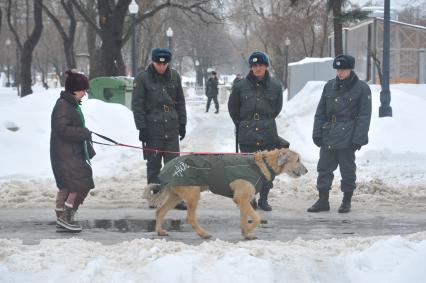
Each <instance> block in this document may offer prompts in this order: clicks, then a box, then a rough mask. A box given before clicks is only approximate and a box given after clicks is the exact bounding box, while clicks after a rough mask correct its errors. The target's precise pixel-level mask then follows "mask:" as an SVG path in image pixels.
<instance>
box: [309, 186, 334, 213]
mask: <svg viewBox="0 0 426 283" xmlns="http://www.w3.org/2000/svg"><path fill="white" fill-rule="evenodd" d="M328 196H329V190H325V191H319V199H318V200H317V201H316V202H315V203H314V204H313V205H312V206H311V207H310V208H308V212H320V211H329V210H330V203H329V202H328Z"/></svg>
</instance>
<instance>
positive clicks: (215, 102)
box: [206, 95, 219, 112]
mask: <svg viewBox="0 0 426 283" xmlns="http://www.w3.org/2000/svg"><path fill="white" fill-rule="evenodd" d="M212 99H213V101H214V106H215V107H216V110H219V101H218V100H217V95H213V96H209V97H208V98H207V105H206V112H208V111H209V109H210V104H211V102H212Z"/></svg>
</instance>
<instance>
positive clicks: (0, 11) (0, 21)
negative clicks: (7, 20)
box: [0, 6, 3, 33]
mask: <svg viewBox="0 0 426 283" xmlns="http://www.w3.org/2000/svg"><path fill="white" fill-rule="evenodd" d="M2 23H3V12H2V7H1V6H0V33H1V27H2Z"/></svg>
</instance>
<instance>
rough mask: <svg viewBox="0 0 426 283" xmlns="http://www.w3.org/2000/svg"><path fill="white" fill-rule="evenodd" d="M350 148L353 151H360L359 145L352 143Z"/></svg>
mask: <svg viewBox="0 0 426 283" xmlns="http://www.w3.org/2000/svg"><path fill="white" fill-rule="evenodd" d="M352 148H353V149H354V150H360V149H361V145H359V144H356V143H353V144H352Z"/></svg>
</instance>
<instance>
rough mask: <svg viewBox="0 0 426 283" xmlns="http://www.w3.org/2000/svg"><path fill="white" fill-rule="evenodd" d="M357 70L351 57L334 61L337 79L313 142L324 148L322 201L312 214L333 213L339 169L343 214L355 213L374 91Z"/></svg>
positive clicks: (328, 87)
mask: <svg viewBox="0 0 426 283" xmlns="http://www.w3.org/2000/svg"><path fill="white" fill-rule="evenodd" d="M354 67H355V58H354V57H352V56H350V55H345V54H342V55H339V56H337V57H336V58H335V59H334V62H333V68H334V69H336V70H337V76H336V78H334V79H332V80H330V81H328V82H327V83H326V84H325V86H324V90H323V92H322V95H321V99H320V101H319V104H318V108H317V111H316V113H315V121H314V127H313V134H312V138H313V141H314V143H315V144H316V145H317V146H318V147H320V148H321V149H320V158H319V161H318V165H317V171H318V179H317V189H318V192H319V199H318V201H317V202H315V204H314V205H312V206H311V207H310V208H308V212H320V211H329V210H330V204H329V201H328V197H329V191H330V189H331V184H332V182H333V178H334V175H333V172H334V170H336V168H337V166H339V168H340V174H341V176H342V180H341V190H342V192H343V201H342V203H341V205H340V208H339V212H340V213H347V212H349V211H350V210H351V199H352V194H353V191H354V190H355V181H356V164H355V151H356V150H360V149H361V147H362V146H363V145H366V144H367V143H368V130H369V127H370V120H371V91H370V88H369V86H368V85H367V84H366V83H365V82H363V81H361V80H359V79H358V77H357V75H356V74H355V72H354V71H353V69H354Z"/></svg>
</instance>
